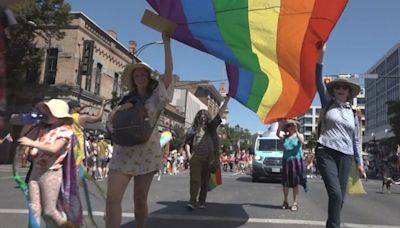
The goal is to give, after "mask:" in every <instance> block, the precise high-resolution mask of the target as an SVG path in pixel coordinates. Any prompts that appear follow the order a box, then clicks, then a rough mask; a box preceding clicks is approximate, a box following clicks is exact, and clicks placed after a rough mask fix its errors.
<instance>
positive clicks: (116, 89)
mask: <svg viewBox="0 0 400 228" xmlns="http://www.w3.org/2000/svg"><path fill="white" fill-rule="evenodd" d="M118 79H119V74H117V73H114V82H113V90H112V91H113V92H114V93H116V95H117V96H118V87H119V84H118Z"/></svg>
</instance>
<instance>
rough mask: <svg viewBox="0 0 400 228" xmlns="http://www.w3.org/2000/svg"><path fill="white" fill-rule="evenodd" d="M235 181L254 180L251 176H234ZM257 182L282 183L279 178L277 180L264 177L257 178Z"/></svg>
mask: <svg viewBox="0 0 400 228" xmlns="http://www.w3.org/2000/svg"><path fill="white" fill-rule="evenodd" d="M236 180H237V181H241V182H254V181H253V180H252V177H251V176H240V177H238V178H236ZM256 182H258V183H277V184H280V183H282V181H281V180H277V179H266V178H258V179H257V181H256Z"/></svg>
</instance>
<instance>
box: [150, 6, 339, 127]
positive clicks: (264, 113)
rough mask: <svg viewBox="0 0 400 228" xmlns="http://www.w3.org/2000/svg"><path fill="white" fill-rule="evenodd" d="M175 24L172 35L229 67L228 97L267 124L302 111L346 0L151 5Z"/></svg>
mask: <svg viewBox="0 0 400 228" xmlns="http://www.w3.org/2000/svg"><path fill="white" fill-rule="evenodd" d="M147 1H148V2H149V4H150V5H151V6H152V7H153V8H154V9H155V10H156V11H157V12H158V13H159V14H160V15H161V16H164V17H166V18H168V19H170V20H172V21H174V22H175V23H176V24H177V28H176V30H175V32H174V33H173V34H172V37H173V38H174V39H176V40H178V41H181V42H183V43H185V44H187V45H189V46H191V47H194V48H196V49H199V50H201V51H204V52H207V53H210V54H211V55H214V56H216V57H217V58H220V59H222V60H224V61H225V62H226V68H227V72H228V79H229V94H230V95H231V96H232V97H234V98H235V99H236V100H238V101H239V102H240V103H242V104H243V105H245V106H246V107H248V108H250V109H251V110H253V111H254V112H256V113H257V115H258V116H259V117H260V118H261V120H262V121H263V122H264V123H270V122H273V121H275V120H277V119H279V118H287V117H295V116H298V115H300V114H302V113H304V112H305V111H306V110H307V109H308V107H309V106H310V104H311V102H312V100H313V98H314V95H315V91H316V88H315V63H316V54H317V46H318V45H321V44H322V43H325V42H326V41H327V39H328V36H329V34H330V32H331V31H332V29H333V27H334V26H335V24H336V22H337V20H338V19H339V17H340V15H341V13H342V11H343V9H344V7H345V6H346V4H347V0H201V1H199V0H147Z"/></svg>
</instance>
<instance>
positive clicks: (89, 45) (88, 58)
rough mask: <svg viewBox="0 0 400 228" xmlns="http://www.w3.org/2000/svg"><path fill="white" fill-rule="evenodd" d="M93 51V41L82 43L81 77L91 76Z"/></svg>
mask: <svg viewBox="0 0 400 228" xmlns="http://www.w3.org/2000/svg"><path fill="white" fill-rule="evenodd" d="M93 49H94V41H93V40H85V41H83V51H82V53H83V54H82V65H81V67H82V69H81V70H82V71H81V73H82V75H91V74H92V69H93Z"/></svg>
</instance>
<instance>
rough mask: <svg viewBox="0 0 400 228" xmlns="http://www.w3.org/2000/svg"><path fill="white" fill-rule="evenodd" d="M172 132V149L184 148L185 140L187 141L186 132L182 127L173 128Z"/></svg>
mask: <svg viewBox="0 0 400 228" xmlns="http://www.w3.org/2000/svg"><path fill="white" fill-rule="evenodd" d="M172 131H173V134H174V137H173V140H172V143H171V149H172V150H173V149H177V150H178V149H179V148H180V147H181V146H183V140H184V139H185V130H184V129H183V128H182V127H179V126H177V125H175V126H173V127H172Z"/></svg>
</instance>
